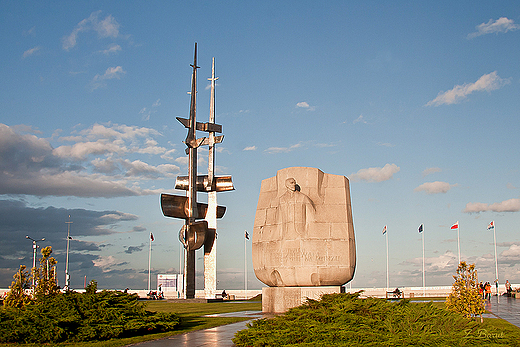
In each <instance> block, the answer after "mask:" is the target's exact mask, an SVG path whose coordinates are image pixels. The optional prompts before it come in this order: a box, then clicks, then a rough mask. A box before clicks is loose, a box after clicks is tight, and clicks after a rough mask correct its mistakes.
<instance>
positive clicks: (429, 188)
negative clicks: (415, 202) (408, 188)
mask: <svg viewBox="0 0 520 347" xmlns="http://www.w3.org/2000/svg"><path fill="white" fill-rule="evenodd" d="M454 186H456V184H454V185H450V184H449V183H447V182H440V181H435V182H426V183H423V184H421V185H420V186H419V187H417V188H415V189H414V192H420V191H424V192H426V193H427V194H439V193H447V192H448V190H450V189H451V187H454Z"/></svg>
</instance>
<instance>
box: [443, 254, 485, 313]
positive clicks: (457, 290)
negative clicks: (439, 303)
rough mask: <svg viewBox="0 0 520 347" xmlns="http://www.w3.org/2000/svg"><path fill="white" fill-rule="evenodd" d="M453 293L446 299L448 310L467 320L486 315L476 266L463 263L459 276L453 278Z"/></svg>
mask: <svg viewBox="0 0 520 347" xmlns="http://www.w3.org/2000/svg"><path fill="white" fill-rule="evenodd" d="M453 279H454V280H455V282H454V283H453V286H452V289H451V293H450V295H449V296H448V299H446V308H447V309H448V310H450V311H452V312H457V313H459V314H461V315H463V316H464V317H466V318H469V317H471V316H472V315H473V316H477V315H482V313H484V300H483V299H482V296H481V295H479V294H478V277H477V271H476V270H475V264H471V265H468V264H466V262H465V261H461V262H460V264H459V266H458V267H457V275H456V276H453Z"/></svg>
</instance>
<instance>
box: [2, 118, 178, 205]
mask: <svg viewBox="0 0 520 347" xmlns="http://www.w3.org/2000/svg"><path fill="white" fill-rule="evenodd" d="M20 128H21V129H25V128H26V127H20ZM157 134H159V133H158V132H156V131H155V130H153V129H148V128H138V127H129V126H126V125H110V126H108V127H107V126H103V125H97V124H96V125H94V126H93V127H92V128H89V129H85V130H82V131H80V135H79V136H71V137H67V136H65V137H63V138H66V139H67V140H68V141H73V142H75V141H82V142H77V143H74V144H72V145H66V146H60V147H58V148H56V149H53V148H52V146H51V145H50V143H49V142H48V140H46V139H41V138H38V137H36V136H35V135H32V134H25V135H21V134H18V133H16V132H15V131H14V129H13V128H11V127H8V126H7V125H4V124H0V194H22V195H33V196H77V197H107V198H108V197H115V196H132V195H149V194H156V193H157V190H148V189H142V188H140V187H139V185H137V183H136V182H135V180H136V179H140V180H147V179H151V178H153V179H161V178H164V177H173V175H174V173H175V172H178V171H179V168H178V166H176V165H171V164H164V165H158V166H152V165H150V164H147V163H145V162H143V161H139V160H137V161H134V162H130V161H128V162H129V164H127V165H126V166H125V165H123V164H124V163H126V161H127V159H124V158H121V156H124V155H126V154H129V153H135V154H139V153H141V152H142V153H145V154H147V155H148V156H149V155H154V154H159V153H164V151H165V149H163V148H162V147H159V146H157V142H156V141H155V140H154V139H153V138H150V137H149V136H150V135H157ZM159 135H160V134H159ZM63 138H62V139H63ZM88 139H91V141H89V140H88ZM128 145H131V146H128ZM100 156H101V157H100ZM103 156H104V157H105V158H103ZM90 157H94V158H90ZM86 160H89V161H88V162H86ZM130 179H132V180H133V181H130Z"/></svg>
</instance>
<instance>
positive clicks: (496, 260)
mask: <svg viewBox="0 0 520 347" xmlns="http://www.w3.org/2000/svg"><path fill="white" fill-rule="evenodd" d="M496 230H497V229H496V227H495V221H493V241H494V243H495V276H496V277H495V279H496V280H497V281H498V256H497V234H496ZM496 288H497V296H498V287H497V286H496Z"/></svg>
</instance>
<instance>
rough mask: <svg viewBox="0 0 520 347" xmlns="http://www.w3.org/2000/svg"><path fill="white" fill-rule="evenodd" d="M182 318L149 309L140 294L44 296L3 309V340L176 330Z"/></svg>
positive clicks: (75, 338)
mask: <svg viewBox="0 0 520 347" xmlns="http://www.w3.org/2000/svg"><path fill="white" fill-rule="evenodd" d="M178 325H179V317H178V316H177V315H175V314H173V313H155V312H150V311H146V310H145V309H144V304H142V303H140V302H138V301H137V295H135V294H127V293H123V292H117V291H106V290H104V291H102V292H99V293H96V292H95V290H94V291H89V292H88V293H83V294H81V293H77V292H65V293H60V294H56V295H47V296H41V297H40V298H39V299H38V300H35V301H33V302H32V303H31V304H28V305H25V306H24V307H22V308H17V307H3V308H0V342H24V343H53V342H61V341H90V340H107V339H111V338H118V337H129V336H136V335H143V334H148V333H156V332H163V331H169V330H174V329H175V328H176V327H177V326H178Z"/></svg>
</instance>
